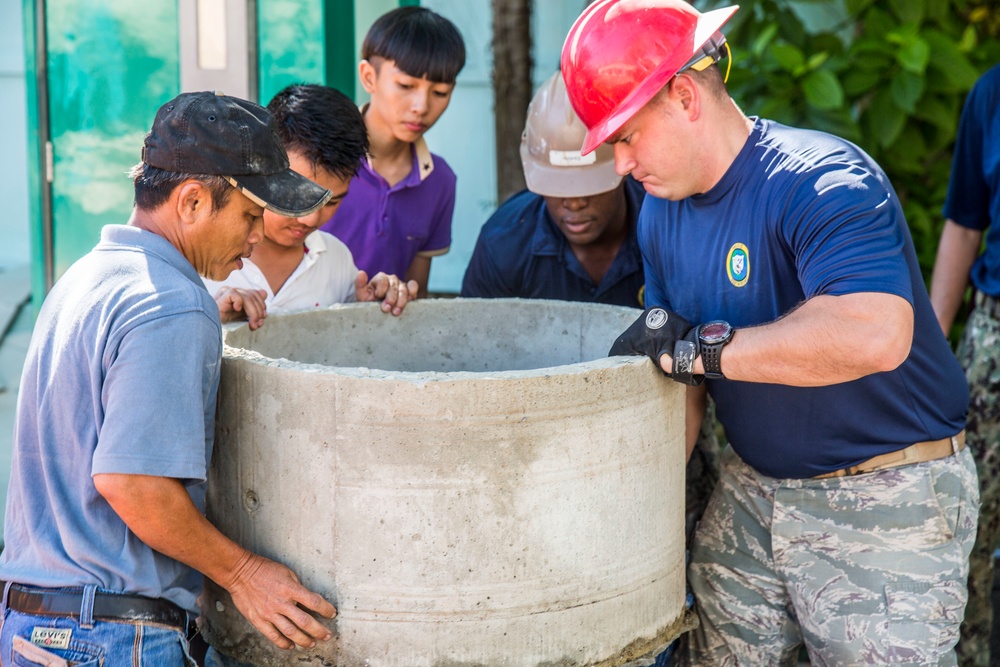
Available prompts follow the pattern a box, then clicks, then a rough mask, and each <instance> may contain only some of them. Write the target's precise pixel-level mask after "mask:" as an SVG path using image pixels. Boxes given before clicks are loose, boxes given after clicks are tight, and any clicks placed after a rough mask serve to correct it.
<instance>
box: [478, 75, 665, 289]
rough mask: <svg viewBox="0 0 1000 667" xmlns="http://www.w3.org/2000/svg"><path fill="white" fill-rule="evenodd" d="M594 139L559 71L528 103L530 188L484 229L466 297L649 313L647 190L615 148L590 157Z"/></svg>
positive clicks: (524, 140) (524, 157)
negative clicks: (621, 166)
mask: <svg viewBox="0 0 1000 667" xmlns="http://www.w3.org/2000/svg"><path fill="white" fill-rule="evenodd" d="M585 133H586V128H585V127H584V126H583V123H582V122H581V121H580V119H579V118H578V117H577V115H576V113H574V111H573V108H572V107H571V106H570V105H569V99H567V97H566V86H565V84H564V83H563V80H562V77H561V76H560V75H559V73H558V72H556V73H555V74H554V75H553V76H552V77H551V78H549V79H548V81H546V82H545V83H544V84H542V86H541V87H540V88H539V89H538V92H536V93H535V97H534V99H532V100H531V105H530V106H529V107H528V118H527V123H526V124H525V128H524V134H523V135H522V137H521V165H522V166H523V167H524V180H525V182H526V183H527V185H528V189H527V190H525V191H523V192H520V193H518V194H516V195H514V196H513V197H511V198H510V199H508V200H507V201H506V202H504V204H503V205H502V206H501V207H500V208H498V209H497V210H496V212H495V213H494V214H493V215H492V216H491V217H490V219H489V220H487V221H486V224H485V225H483V229H482V231H480V233H479V240H478V241H477V242H476V249H475V251H474V252H473V253H472V259H471V260H470V262H469V267H468V269H466V272H465V278H464V280H463V281H462V296H468V297H521V298H531V299H563V300H565V301H590V302H596V303H608V304H614V305H619V306H631V307H633V308H641V307H642V283H643V278H642V255H640V253H639V244H638V242H637V241H636V236H635V223H636V220H637V219H638V218H639V209H640V207H641V206H642V198H643V197H644V196H645V194H646V193H645V191H644V190H643V189H642V186H641V185H639V184H638V183H636V182H635V181H634V180H632V179H631V178H629V179H625V180H622V177H621V176H619V175H618V174H616V173H615V165H614V156H613V154H612V151H611V148H610V147H603V148H599V149H598V150H597V151H596V153H592V154H591V155H589V156H587V157H582V156H581V155H580V146H581V145H582V143H583V136H584V134H585Z"/></svg>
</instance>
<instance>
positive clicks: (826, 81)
mask: <svg viewBox="0 0 1000 667" xmlns="http://www.w3.org/2000/svg"><path fill="white" fill-rule="evenodd" d="M802 91H803V92H804V93H805V95H806V101H807V102H808V103H809V104H811V105H812V106H814V107H816V108H817V109H836V108H837V107H839V106H841V105H843V104H844V89H843V88H841V87H840V82H839V81H837V77H836V76H834V75H833V72H831V71H829V70H825V69H818V70H816V71H815V72H810V73H809V74H808V75H807V76H806V78H805V79H803V81H802Z"/></svg>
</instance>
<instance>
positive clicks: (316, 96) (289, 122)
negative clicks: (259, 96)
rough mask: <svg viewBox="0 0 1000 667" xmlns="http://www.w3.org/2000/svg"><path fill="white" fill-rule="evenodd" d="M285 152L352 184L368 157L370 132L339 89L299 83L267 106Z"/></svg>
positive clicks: (283, 91) (285, 90) (352, 103)
mask: <svg viewBox="0 0 1000 667" xmlns="http://www.w3.org/2000/svg"><path fill="white" fill-rule="evenodd" d="M267 110H268V111H270V112H271V115H273V116H274V123H275V125H276V126H277V128H278V136H280V137H281V143H283V144H284V145H285V150H286V151H289V152H291V151H295V152H297V153H301V154H302V155H303V156H304V157H305V158H306V159H307V160H309V162H310V164H312V166H313V168H319V167H322V168H323V169H324V170H326V171H328V172H329V173H331V174H333V175H334V176H336V177H337V178H340V179H342V180H345V181H349V180H351V179H352V178H354V176H355V174H357V173H358V168H359V167H360V166H361V160H362V159H363V158H364V157H365V155H367V154H368V130H367V129H366V128H365V121H364V119H363V118H362V117H361V111H360V110H358V107H357V105H355V104H354V102H353V101H352V100H351V99H350V98H348V97H347V95H344V94H343V93H342V92H340V91H339V90H337V89H336V88H330V87H329V86H320V85H317V84H305V83H296V84H292V85H290V86H286V87H285V88H282V89H281V90H280V91H278V93H277V94H276V95H275V96H274V97H273V98H271V101H270V102H268V103H267Z"/></svg>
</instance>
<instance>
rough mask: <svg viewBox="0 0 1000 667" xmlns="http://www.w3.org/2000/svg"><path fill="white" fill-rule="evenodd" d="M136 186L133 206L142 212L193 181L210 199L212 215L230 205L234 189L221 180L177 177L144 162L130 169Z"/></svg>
mask: <svg viewBox="0 0 1000 667" xmlns="http://www.w3.org/2000/svg"><path fill="white" fill-rule="evenodd" d="M128 175H129V177H130V178H131V179H132V183H133V185H134V186H135V198H134V199H133V204H134V205H135V207H136V208H138V209H142V210H144V211H152V210H153V209H155V208H157V207H158V206H160V205H161V204H163V203H164V202H165V201H167V199H169V198H170V193H171V192H173V191H174V188H176V187H178V186H179V185H180V184H181V183H183V182H184V181H188V180H195V181H198V182H199V183H201V184H202V185H204V186H205V187H206V188H208V191H209V193H210V194H211V195H212V211H213V212H214V211H218V210H219V209H221V208H222V207H224V206H225V205H226V204H228V203H229V197H230V195H232V194H233V191H234V190H235V189H236V188H234V187H233V186H232V184H231V183H230V182H229V181H227V180H226V179H225V178H224V177H222V176H215V175H211V174H179V173H177V172H175V171H167V170H166V169H160V168H159V167H151V166H149V165H148V164H146V163H145V162H140V163H139V164H137V165H135V166H134V167H132V168H131V169H130V170H129V172H128Z"/></svg>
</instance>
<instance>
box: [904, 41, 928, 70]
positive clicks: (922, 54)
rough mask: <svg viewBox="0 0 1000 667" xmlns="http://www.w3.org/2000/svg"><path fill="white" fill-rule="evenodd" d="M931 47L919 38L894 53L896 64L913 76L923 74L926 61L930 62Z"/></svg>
mask: <svg viewBox="0 0 1000 667" xmlns="http://www.w3.org/2000/svg"><path fill="white" fill-rule="evenodd" d="M930 56H931V47H930V46H928V44H927V42H925V41H924V40H922V39H920V38H919V37H917V38H915V39H913V40H912V41H910V42H909V43H907V44H904V45H903V46H902V47H901V48H900V49H899V51H897V52H896V62H898V63H899V64H900V65H902V67H903V69H905V70H907V71H908V72H913V73H914V74H923V73H924V70H925V69H926V68H927V61H928V60H930Z"/></svg>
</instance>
